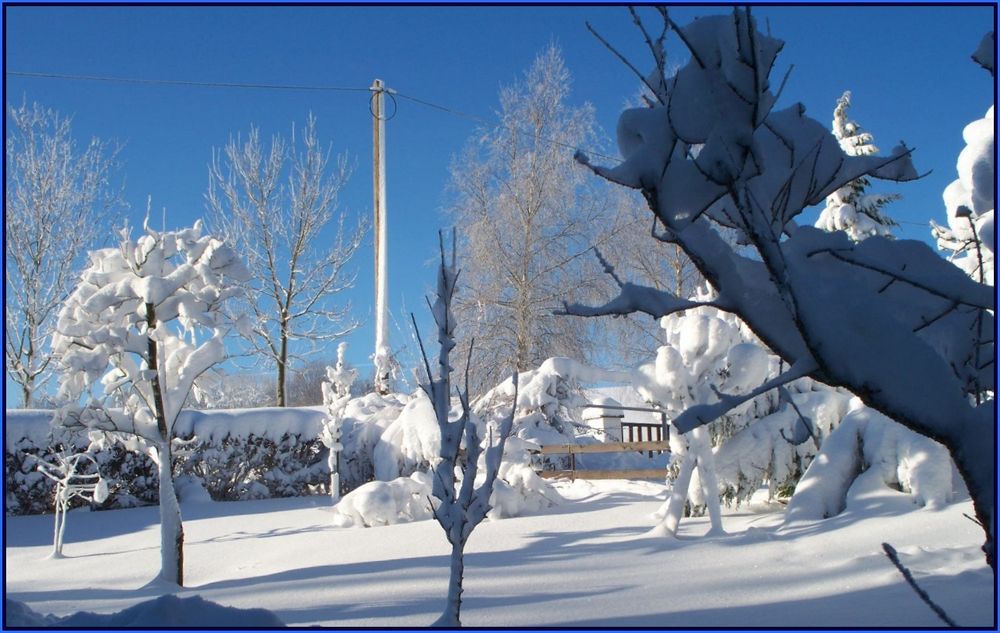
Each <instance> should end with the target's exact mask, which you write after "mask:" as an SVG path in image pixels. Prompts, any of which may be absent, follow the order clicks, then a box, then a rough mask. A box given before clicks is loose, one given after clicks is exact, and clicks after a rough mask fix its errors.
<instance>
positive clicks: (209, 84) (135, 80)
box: [5, 70, 621, 161]
mask: <svg viewBox="0 0 1000 633" xmlns="http://www.w3.org/2000/svg"><path fill="white" fill-rule="evenodd" d="M5 74H7V75H14V76H16V77H33V78H38V79H65V80H70V81H103V82H108V83H126V84H146V85H161V86H195V87H199V88H251V89H259V90H309V91H318V92H323V91H325V92H371V91H372V89H371V88H370V87H366V88H362V87H351V86H322V85H321V86H315V85H313V86H311V85H302V84H262V83H236V82H219V81H191V80H187V79H143V78H139V77H105V76H99V75H69V74H63V73H38V72H24V71H17V70H8V71H5ZM386 92H387V93H388V94H391V95H394V96H396V97H399V98H401V99H406V100H408V101H412V102H414V103H418V104H420V105H423V106H426V107H428V108H434V109H436V110H440V111H442V112H446V113H448V114H451V115H454V116H457V117H460V118H463V119H468V120H470V121H473V122H475V123H479V124H481V125H488V122H487V121H486V120H485V119H483V118H481V117H478V116H475V115H473V114H468V113H466V112H462V111H460V110H455V109H453V108H449V107H447V106H443V105H441V104H438V103H434V102H432V101H427V100H426V99H421V98H419V97H414V96H412V95H407V94H403V93H401V92H397V91H395V90H387V91H386ZM522 131H523V130H522ZM539 140H540V141H543V142H545V143H549V144H550V145H556V146H559V147H564V148H566V149H571V150H574V151H576V150H583V151H585V152H587V154H589V155H592V156H598V157H600V158H604V159H606V160H613V161H620V160H621V159H619V158H617V157H615V156H608V155H607V154H602V153H600V152H596V151H592V150H587V149H586V148H581V147H577V146H574V145H570V144H569V143H563V142H562V141H557V140H555V139H552V138H547V137H544V136H543V137H539Z"/></svg>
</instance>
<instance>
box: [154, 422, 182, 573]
mask: <svg viewBox="0 0 1000 633" xmlns="http://www.w3.org/2000/svg"><path fill="white" fill-rule="evenodd" d="M159 452H160V455H159V457H160V467H159V475H160V578H161V579H163V580H165V581H167V582H171V583H176V584H177V585H179V586H181V587H183V586H184V525H183V523H182V522H181V507H180V504H179V503H178V502H177V493H176V491H175V490H174V479H173V473H172V468H171V462H172V461H173V459H172V458H173V455H172V454H171V451H170V442H169V440H168V441H167V442H163V443H161V444H160V446H159Z"/></svg>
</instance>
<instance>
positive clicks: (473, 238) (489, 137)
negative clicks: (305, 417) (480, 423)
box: [451, 46, 615, 392]
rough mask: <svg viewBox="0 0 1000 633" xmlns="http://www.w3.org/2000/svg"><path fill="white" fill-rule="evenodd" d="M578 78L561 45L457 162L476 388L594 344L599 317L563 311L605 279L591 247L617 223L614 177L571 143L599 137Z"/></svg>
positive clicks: (588, 143) (504, 94)
mask: <svg viewBox="0 0 1000 633" xmlns="http://www.w3.org/2000/svg"><path fill="white" fill-rule="evenodd" d="M569 81H570V77H569V71H568V70H567V69H566V66H565V64H564V62H563V58H562V54H561V53H560V51H559V49H558V48H556V47H555V46H550V47H549V48H548V49H546V50H545V51H544V52H542V53H541V54H540V55H538V57H537V58H536V59H535V61H534V63H533V64H532V66H531V68H530V69H529V70H528V71H527V72H526V73H525V75H524V78H523V80H522V81H520V82H518V83H515V84H514V85H513V86H510V87H506V88H503V89H502V90H501V92H500V112H499V121H498V122H497V123H496V125H495V126H494V127H492V128H490V129H488V130H484V131H482V133H481V134H479V135H478V136H477V137H476V138H475V139H473V140H472V142H470V144H469V146H468V147H467V148H466V150H465V152H464V153H463V154H462V155H461V157H460V159H459V160H458V161H456V163H455V165H454V166H453V168H452V178H451V183H452V188H453V190H454V191H455V193H456V194H457V195H456V200H455V203H454V206H453V207H452V209H451V215H452V219H453V221H454V223H455V225H456V226H461V227H463V231H464V233H465V235H464V238H465V239H464V243H463V244H462V245H461V249H462V252H463V261H465V262H466V263H467V264H466V268H465V272H464V274H465V278H466V280H467V282H468V283H467V285H466V288H467V291H466V292H465V293H463V296H462V297H460V298H458V299H457V300H456V306H455V309H456V312H457V313H458V314H459V315H460V319H461V320H462V322H463V323H465V324H466V328H465V329H466V331H465V332H464V333H463V335H462V339H461V340H460V342H459V349H460V352H461V351H464V350H467V349H468V346H469V343H470V341H471V340H472V338H475V339H476V340H477V341H478V342H479V343H478V346H479V347H478V353H477V355H476V356H477V359H474V360H473V367H472V370H471V384H472V388H473V390H474V391H475V392H481V390H482V389H483V388H484V387H489V386H492V385H494V384H496V383H497V382H498V381H499V380H502V379H503V378H505V377H506V372H507V371H509V370H512V369H516V370H517V371H525V370H527V369H531V368H534V367H537V366H538V365H539V364H540V363H541V362H542V361H544V360H545V359H546V358H548V357H550V356H573V357H577V358H579V357H584V358H586V357H588V354H589V352H590V351H591V350H592V349H593V337H592V336H590V335H589V332H588V330H589V329H590V328H591V327H593V326H592V324H587V323H586V321H584V320H579V319H566V318H555V317H553V315H552V310H553V308H554V307H557V306H558V304H559V301H560V299H561V298H563V297H565V296H566V295H567V294H570V295H571V296H573V297H574V298H580V299H583V298H585V297H586V296H588V293H590V292H592V291H594V289H595V288H596V287H597V286H598V285H599V284H600V283H602V282H600V281H599V277H600V272H599V270H598V269H597V268H596V267H595V266H594V262H593V258H591V257H585V256H584V255H585V254H586V253H587V252H588V251H589V250H590V248H591V247H592V245H593V244H595V243H599V242H600V241H601V240H602V239H603V238H602V231H603V230H604V229H606V228H607V227H608V226H609V225H614V224H615V222H614V209H613V208H612V206H613V201H612V200H611V198H610V197H609V196H608V193H607V192H608V191H609V189H608V188H607V187H605V186H603V183H595V182H588V178H587V174H586V171H585V170H583V171H581V170H580V168H579V166H578V165H575V164H574V163H573V161H572V160H571V156H570V152H567V148H573V147H594V146H598V145H599V143H598V134H597V132H596V124H595V121H594V111H593V108H592V107H591V106H590V105H583V106H580V107H573V106H571V105H569V104H568V103H567V98H568V95H569Z"/></svg>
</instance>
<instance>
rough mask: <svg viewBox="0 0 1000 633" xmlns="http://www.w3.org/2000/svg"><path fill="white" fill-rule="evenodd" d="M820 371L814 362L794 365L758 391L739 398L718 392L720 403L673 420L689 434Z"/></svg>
mask: <svg viewBox="0 0 1000 633" xmlns="http://www.w3.org/2000/svg"><path fill="white" fill-rule="evenodd" d="M817 369H818V367H817V366H816V363H815V362H814V361H812V360H811V359H810V360H807V361H800V362H797V363H794V364H793V365H792V366H791V367H790V368H789V369H788V371H786V372H784V373H783V374H779V375H778V376H775V377H774V378H772V379H771V380H768V381H767V382H765V383H764V384H762V385H761V386H759V387H757V388H756V389H754V390H752V391H749V392H747V393H745V394H741V395H738V396H734V395H729V394H724V393H720V392H718V391H716V395H717V396H718V398H719V401H718V402H715V403H712V404H697V405H694V406H692V407H689V408H688V409H687V410H685V411H684V413H682V414H680V415H679V416H677V418H675V419H674V420H673V425H674V427H676V428H677V430H678V431H680V432H681V433H687V432H688V431H690V430H692V429H696V428H698V427H700V426H704V425H705V424H708V423H710V422H712V421H714V420H716V419H717V418H719V417H721V416H723V415H725V414H726V413H727V412H729V411H730V410H731V409H735V408H736V407H738V406H740V405H741V404H743V403H744V402H749V401H750V400H753V399H754V398H756V397H757V396H760V395H763V394H765V393H767V392H768V391H770V390H772V389H776V388H778V387H781V386H782V385H787V384H788V383H790V382H794V381H796V380H798V379H799V378H803V377H805V376H809V375H810V374H812V373H813V372H815V371H816V370H817Z"/></svg>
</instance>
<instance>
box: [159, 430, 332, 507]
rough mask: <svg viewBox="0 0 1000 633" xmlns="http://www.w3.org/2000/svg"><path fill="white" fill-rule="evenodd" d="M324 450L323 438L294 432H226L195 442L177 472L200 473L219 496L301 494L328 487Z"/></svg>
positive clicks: (221, 498) (236, 498)
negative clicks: (202, 441) (218, 437)
mask: <svg viewBox="0 0 1000 633" xmlns="http://www.w3.org/2000/svg"><path fill="white" fill-rule="evenodd" d="M322 449H323V445H322V443H321V442H320V441H319V440H317V439H315V438H303V437H301V436H299V435H295V434H291V433H283V434H281V435H280V436H279V437H278V438H277V439H272V438H271V437H267V436H259V435H255V434H253V433H251V434H250V435H249V436H245V437H243V436H237V435H226V436H224V437H223V438H221V439H217V440H214V441H212V442H211V443H206V444H196V447H195V448H193V449H192V450H191V451H190V453H189V454H188V455H186V456H184V457H183V458H180V459H178V460H177V463H176V465H175V472H181V473H184V474H187V475H192V476H194V477H196V478H198V479H199V480H200V481H201V482H202V485H203V486H204V487H205V489H206V490H207V491H208V493H209V495H211V497H212V499H213V500H215V501H242V500H245V499H262V498H267V497H300V496H305V495H309V494H315V492H316V491H319V490H323V489H325V487H326V484H327V470H326V465H325V459H324V455H323V454H322Z"/></svg>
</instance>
